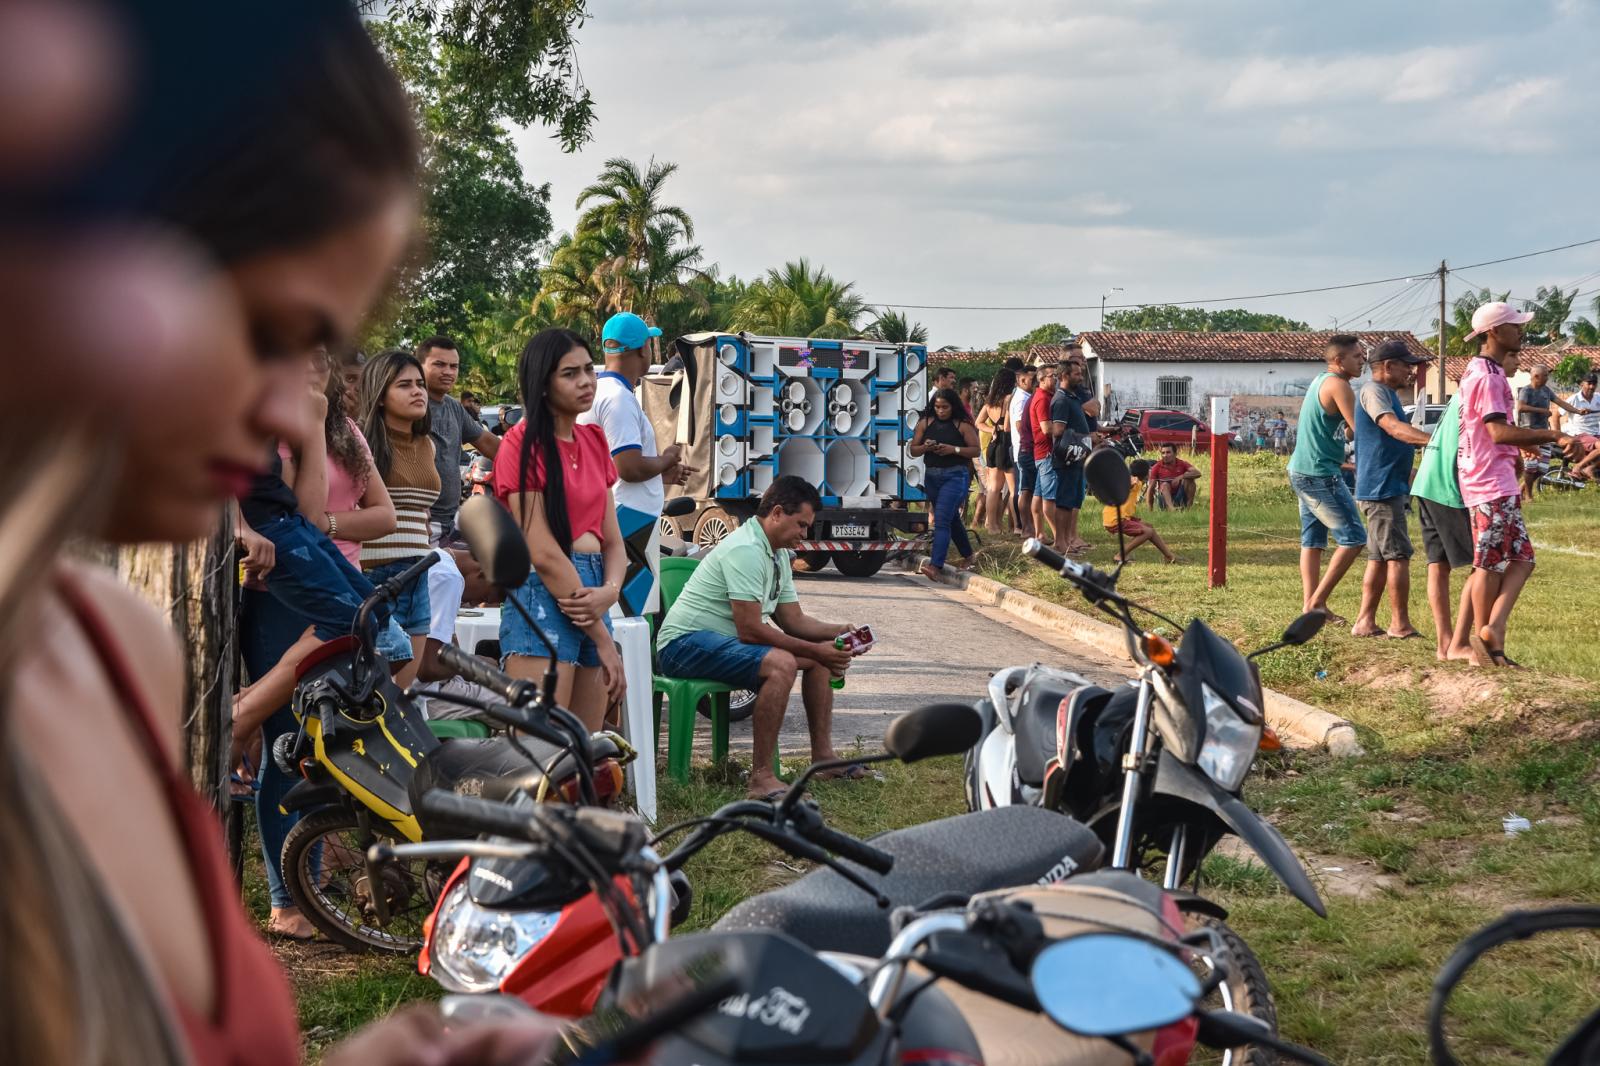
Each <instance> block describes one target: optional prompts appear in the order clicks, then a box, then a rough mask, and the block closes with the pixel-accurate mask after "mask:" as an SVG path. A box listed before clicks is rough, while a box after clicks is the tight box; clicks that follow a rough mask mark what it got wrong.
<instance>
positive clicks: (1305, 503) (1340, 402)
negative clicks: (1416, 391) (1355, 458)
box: [1289, 333, 1367, 625]
mask: <svg viewBox="0 0 1600 1066" xmlns="http://www.w3.org/2000/svg"><path fill="white" fill-rule="evenodd" d="M1326 355H1327V359H1328V369H1327V370H1326V371H1324V372H1323V373H1321V374H1318V375H1317V376H1316V377H1315V378H1314V379H1312V382H1311V386H1310V387H1309V388H1308V389H1306V398H1305V402H1304V403H1302V404H1301V405H1300V425H1299V427H1298V430H1297V433H1296V436H1295V442H1294V454H1293V455H1292V456H1290V457H1289V487H1290V488H1292V489H1294V494H1295V496H1297V497H1298V498H1299V500H1300V592H1301V599H1302V601H1303V602H1302V606H1301V609H1302V610H1305V611H1324V612H1326V613H1327V614H1328V617H1329V618H1331V619H1332V620H1333V621H1335V622H1338V623H1340V624H1341V625H1342V624H1345V619H1343V618H1340V617H1339V616H1338V615H1336V614H1334V613H1333V612H1332V611H1329V610H1328V597H1329V596H1331V595H1333V590H1334V589H1335V588H1336V587H1338V584H1339V582H1340V580H1342V579H1343V578H1344V575H1345V573H1346V572H1347V571H1348V570H1349V569H1350V565H1351V564H1352V563H1354V562H1355V561H1356V556H1358V555H1360V554H1361V549H1362V548H1364V547H1366V544H1367V527H1366V526H1364V525H1362V524H1361V515H1360V514H1359V513H1358V512H1357V511H1356V500H1355V497H1354V496H1352V495H1351V494H1350V487H1349V486H1348V485H1346V484H1345V481H1344V476H1343V474H1342V473H1341V471H1340V466H1341V465H1342V464H1343V463H1344V441H1342V440H1340V439H1339V438H1338V437H1337V436H1336V435H1335V434H1336V431H1337V430H1338V428H1339V426H1340V424H1341V423H1343V424H1344V425H1345V426H1346V427H1348V428H1347V432H1348V437H1347V438H1346V439H1349V440H1354V439H1355V432H1356V430H1355V425H1356V416H1355V407H1356V395H1355V392H1354V391H1353V390H1352V389H1351V388H1350V380H1351V379H1352V378H1356V377H1360V376H1361V346H1360V341H1358V340H1357V338H1355V337H1353V336H1351V335H1350V334H1348V333H1335V334H1334V335H1333V336H1332V337H1329V338H1328V347H1327V352H1326ZM1329 534H1332V536H1333V539H1334V542H1335V543H1336V544H1337V545H1338V546H1337V547H1336V548H1335V549H1334V551H1333V556H1332V557H1331V558H1330V559H1329V560H1328V572H1327V573H1326V574H1324V573H1322V552H1323V549H1325V548H1326V547H1327V546H1328V536H1329Z"/></svg>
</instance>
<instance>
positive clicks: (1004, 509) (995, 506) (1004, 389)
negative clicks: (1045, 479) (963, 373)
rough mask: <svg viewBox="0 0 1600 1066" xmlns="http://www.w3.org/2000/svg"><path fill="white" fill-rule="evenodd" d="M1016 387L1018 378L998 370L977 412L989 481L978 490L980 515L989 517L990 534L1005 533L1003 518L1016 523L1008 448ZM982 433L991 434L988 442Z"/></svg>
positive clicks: (1014, 483) (1014, 467)
mask: <svg viewBox="0 0 1600 1066" xmlns="http://www.w3.org/2000/svg"><path fill="white" fill-rule="evenodd" d="M1016 387H1017V375H1016V374H1014V373H1012V372H1011V371H1010V370H1007V369H1005V368H1004V367H1001V369H1000V372H999V373H998V374H996V375H995V376H994V381H992V382H990V383H989V392H988V395H986V396H985V397H984V399H983V404H982V406H981V407H980V408H979V410H978V419H977V426H978V437H979V443H980V444H983V445H984V453H983V454H984V459H985V462H984V466H983V472H984V475H985V476H986V477H987V478H988V484H987V485H980V486H979V487H978V491H979V492H980V493H983V494H984V496H985V497H986V501H987V502H985V504H984V506H983V507H982V509H981V513H982V514H983V515H986V516H987V518H988V524H987V527H986V528H987V529H988V530H989V532H990V533H1003V532H1004V531H1005V530H1004V527H1003V526H1002V525H1001V522H1000V518H1001V516H1002V515H1006V516H1010V517H1011V518H1012V519H1013V524H1015V517H1016V515H1015V511H1014V510H1013V505H1014V504H1015V503H1016V496H1017V493H1016V489H1017V465H1016V460H1015V457H1014V456H1013V454H1012V449H1011V421H1010V410H1011V390H1012V389H1014V388H1016ZM985 431H987V432H988V433H989V434H990V440H989V441H988V442H987V443H985V442H984V441H983V435H984V433H985Z"/></svg>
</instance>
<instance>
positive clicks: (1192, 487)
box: [1146, 444, 1200, 508]
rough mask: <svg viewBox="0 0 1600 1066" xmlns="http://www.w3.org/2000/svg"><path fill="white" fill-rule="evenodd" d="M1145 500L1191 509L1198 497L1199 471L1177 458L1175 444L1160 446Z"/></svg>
mask: <svg viewBox="0 0 1600 1066" xmlns="http://www.w3.org/2000/svg"><path fill="white" fill-rule="evenodd" d="M1146 494H1147V495H1146V499H1147V501H1148V502H1149V503H1151V504H1154V503H1155V502H1156V501H1157V500H1160V501H1161V502H1162V504H1163V505H1165V506H1167V507H1173V508H1175V507H1192V506H1193V505H1194V501H1195V499H1196V498H1197V497H1198V496H1199V495H1200V471H1198V470H1196V469H1195V468H1194V467H1192V466H1190V465H1189V464H1188V463H1186V462H1184V461H1183V460H1182V459H1179V458H1178V446H1177V445H1176V444H1163V445H1162V446H1161V459H1160V460H1159V461H1158V462H1157V463H1156V464H1155V465H1154V466H1152V467H1151V468H1150V482H1149V488H1148V489H1146Z"/></svg>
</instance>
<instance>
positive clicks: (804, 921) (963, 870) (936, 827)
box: [716, 806, 1104, 955]
mask: <svg viewBox="0 0 1600 1066" xmlns="http://www.w3.org/2000/svg"><path fill="white" fill-rule="evenodd" d="M872 844H873V846H875V847H877V848H881V849H882V850H884V851H887V852H889V853H890V854H892V855H893V856H894V869H893V870H891V871H890V872H889V873H888V874H886V875H884V876H882V877H877V876H874V875H872V874H868V875H866V876H867V879H868V881H869V883H871V884H873V885H875V886H876V887H877V888H878V890H879V891H880V892H882V893H883V894H884V895H886V896H888V897H889V901H890V906H891V908H892V907H904V906H917V905H918V904H921V903H924V902H926V901H927V900H930V899H932V898H933V897H935V896H937V895H940V894H941V893H947V892H957V893H961V894H963V895H970V894H976V893H979V892H988V891H992V890H994V889H999V888H1010V887H1013V886H1016V885H1031V884H1034V883H1036V882H1046V883H1047V882H1051V881H1056V880H1059V879H1060V878H1062V877H1065V876H1067V875H1068V874H1071V873H1073V872H1076V871H1078V870H1088V869H1093V868H1095V867H1096V866H1098V865H1099V863H1100V860H1101V858H1102V857H1103V854H1104V848H1103V847H1102V846H1101V843H1100V840H1099V838H1097V837H1096V836H1095V834H1094V833H1093V832H1092V831H1091V830H1089V829H1088V828H1087V827H1085V826H1084V825H1082V824H1081V823H1079V822H1076V821H1073V820H1072V819H1071V818H1068V817H1066V816H1065V815H1062V814H1057V813H1055V812H1054V811H1047V810H1044V809H1042V808H1039V807H1025V806H1017V807H998V808H995V809H992V810H986V811H978V812H976V813H974V814H962V815H956V816H954V817H951V818H942V819H940V820H938V821H935V822H927V823H924V824H923V825H915V826H911V827H910V828H907V829H898V830H895V831H894V832H892V833H884V834H883V835H882V836H878V837H874V838H873V840H872ZM890 913H891V912H890V910H880V909H879V908H878V906H877V904H876V903H875V902H874V901H873V899H872V897H870V896H868V895H867V894H866V893H865V892H862V891H861V890H860V889H859V888H856V887H855V886H854V885H852V884H850V883H849V882H847V881H845V879H844V878H842V877H840V876H839V875H838V874H836V873H834V872H833V871H832V870H829V869H826V868H824V869H819V870H813V871H812V872H810V873H808V874H806V875H805V876H804V877H802V878H800V879H799V880H798V881H795V882H793V883H791V884H789V885H785V886H784V887H783V888H779V889H775V890H774V891H771V892H764V893H762V894H761V895H758V896H752V897H751V898H749V899H747V900H745V901H744V902H742V903H740V904H739V905H738V906H736V907H734V908H733V909H732V910H731V911H729V912H728V913H727V914H725V915H724V916H723V917H722V919H721V920H720V921H718V922H717V925H716V928H718V929H776V930H778V931H779V932H783V933H787V934H789V935H790V936H792V937H794V938H795V939H797V940H799V941H800V942H801V943H803V944H805V945H806V946H807V947H810V948H813V949H814V950H817V951H842V952H854V953H856V954H867V955H882V954H883V953H884V951H886V950H887V949H888V947H889V940H890V931H889V915H890Z"/></svg>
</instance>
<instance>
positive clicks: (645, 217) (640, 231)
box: [576, 158, 694, 264]
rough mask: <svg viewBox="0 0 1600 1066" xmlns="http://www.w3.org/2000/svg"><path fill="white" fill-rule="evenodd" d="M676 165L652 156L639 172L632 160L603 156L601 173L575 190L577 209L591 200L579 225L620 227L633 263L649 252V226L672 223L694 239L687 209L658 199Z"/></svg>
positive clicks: (685, 236)
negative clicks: (603, 161)
mask: <svg viewBox="0 0 1600 1066" xmlns="http://www.w3.org/2000/svg"><path fill="white" fill-rule="evenodd" d="M677 169H678V164H676V163H657V162H656V161H655V160H654V159H651V160H650V162H649V163H648V164H646V166H645V170H644V173H642V174H641V173H640V172H639V167H638V165H637V164H635V163H633V162H632V161H631V160H627V159H622V158H617V159H608V160H606V166H605V169H604V170H602V171H601V172H600V177H599V178H598V179H597V180H596V181H595V183H594V184H592V185H590V186H588V187H587V188H585V189H584V190H583V191H582V192H580V193H579V194H578V202H577V205H576V206H577V207H578V208H580V209H582V207H583V205H584V204H587V203H590V202H591V201H593V206H592V207H590V208H589V209H588V210H587V211H584V212H583V214H582V215H580V216H578V228H579V229H593V230H612V229H615V230H621V231H622V232H623V233H624V234H625V235H626V242H625V247H626V249H627V256H628V258H629V259H630V260H631V261H632V262H633V263H635V264H638V263H643V262H644V260H645V257H646V256H648V255H649V254H650V231H651V228H652V227H655V226H659V225H662V224H669V223H675V224H676V225H677V228H678V229H681V230H682V231H683V237H684V239H685V240H693V239H694V220H693V219H691V218H690V217H689V213H688V212H687V211H685V210H684V209H683V208H681V207H675V206H673V205H672V204H667V203H663V202H662V200H661V187H662V186H663V185H664V184H666V180H667V179H668V178H669V177H671V176H672V174H673V173H674V172H675V171H676V170H677Z"/></svg>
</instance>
